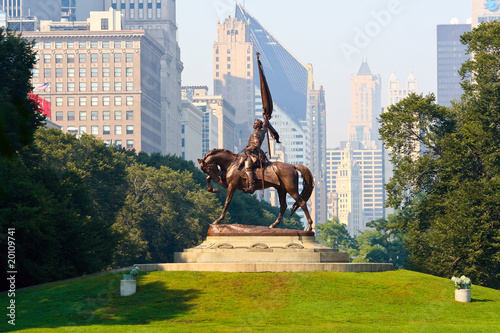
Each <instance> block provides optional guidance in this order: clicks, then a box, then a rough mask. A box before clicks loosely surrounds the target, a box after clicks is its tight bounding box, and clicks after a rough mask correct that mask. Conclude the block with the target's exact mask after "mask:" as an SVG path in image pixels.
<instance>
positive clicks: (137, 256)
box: [114, 163, 221, 266]
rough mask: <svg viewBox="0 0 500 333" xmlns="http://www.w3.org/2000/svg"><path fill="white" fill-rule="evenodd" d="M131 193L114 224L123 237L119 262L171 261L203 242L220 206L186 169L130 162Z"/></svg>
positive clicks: (116, 262) (116, 255) (118, 254)
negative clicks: (183, 251)
mask: <svg viewBox="0 0 500 333" xmlns="http://www.w3.org/2000/svg"><path fill="white" fill-rule="evenodd" d="M127 173H128V176H127V182H128V188H129V190H128V192H127V198H126V202H125V206H124V207H123V209H122V210H121V211H120V214H119V217H118V220H117V224H116V225H115V228H116V229H117V230H119V231H121V232H122V233H123V234H124V236H125V239H124V241H122V242H121V243H120V246H119V247H118V250H117V252H116V253H115V263H114V265H115V266H120V265H131V264H133V263H134V262H171V261H172V260H173V254H174V252H181V251H182V250H183V249H186V248H190V247H194V246H196V245H199V244H200V243H201V242H202V241H203V239H204V238H205V236H206V234H207V231H208V226H209V224H210V223H211V222H212V221H213V220H214V219H216V218H217V216H218V215H219V214H220V212H221V208H220V207H219V208H217V207H218V204H217V201H216V199H215V198H214V197H212V196H210V195H209V193H208V192H206V191H204V190H202V189H201V187H200V186H199V185H196V183H195V182H194V180H193V177H192V174H191V173H189V172H188V171H183V172H181V171H174V170H172V169H170V168H168V167H166V166H160V167H159V168H153V167H148V166H146V165H142V164H136V163H134V164H132V165H131V166H130V167H129V168H128V170H127Z"/></svg>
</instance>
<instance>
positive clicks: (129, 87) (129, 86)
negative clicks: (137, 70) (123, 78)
mask: <svg viewBox="0 0 500 333" xmlns="http://www.w3.org/2000/svg"><path fill="white" fill-rule="evenodd" d="M132 90H134V82H127V91H132Z"/></svg>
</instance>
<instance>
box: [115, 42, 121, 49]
mask: <svg viewBox="0 0 500 333" xmlns="http://www.w3.org/2000/svg"><path fill="white" fill-rule="evenodd" d="M114 46H115V48H119V47H122V42H115V44H114Z"/></svg>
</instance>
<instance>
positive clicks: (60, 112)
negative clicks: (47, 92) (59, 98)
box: [56, 111, 63, 121]
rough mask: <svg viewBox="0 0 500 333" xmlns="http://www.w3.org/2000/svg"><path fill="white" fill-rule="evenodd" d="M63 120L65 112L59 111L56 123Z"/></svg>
mask: <svg viewBox="0 0 500 333" xmlns="http://www.w3.org/2000/svg"><path fill="white" fill-rule="evenodd" d="M62 120H63V112H62V111H57V112H56V121H62Z"/></svg>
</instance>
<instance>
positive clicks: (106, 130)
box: [68, 125, 134, 135]
mask: <svg viewBox="0 0 500 333" xmlns="http://www.w3.org/2000/svg"><path fill="white" fill-rule="evenodd" d="M68 129H69V128H68ZM79 133H80V134H82V133H87V126H80V127H79ZM90 134H92V135H99V126H97V125H93V126H90ZM110 134H111V125H104V126H102V135H110ZM114 134H115V135H122V134H123V131H122V125H115V133H114ZM125 134H134V125H127V127H126V132H125Z"/></svg>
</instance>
